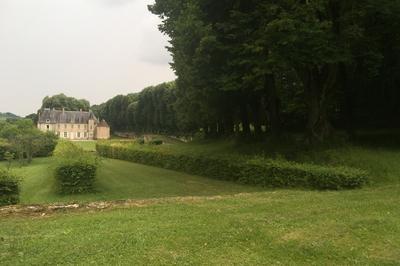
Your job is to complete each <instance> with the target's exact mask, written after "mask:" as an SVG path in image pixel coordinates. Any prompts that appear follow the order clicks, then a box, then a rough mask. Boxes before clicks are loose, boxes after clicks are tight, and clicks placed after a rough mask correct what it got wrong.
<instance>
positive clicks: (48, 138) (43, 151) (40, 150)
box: [33, 132, 58, 157]
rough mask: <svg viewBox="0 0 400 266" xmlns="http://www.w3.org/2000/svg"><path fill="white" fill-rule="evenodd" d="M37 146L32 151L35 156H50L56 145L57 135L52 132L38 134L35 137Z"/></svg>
mask: <svg viewBox="0 0 400 266" xmlns="http://www.w3.org/2000/svg"><path fill="white" fill-rule="evenodd" d="M37 142H38V145H37V146H38V147H37V149H36V151H35V152H34V154H33V155H34V156H35V157H47V156H51V155H52V154H53V152H54V150H55V148H56V146H57V142H58V137H57V135H55V134H53V133H52V132H46V133H43V134H40V135H39V137H38V138H37Z"/></svg>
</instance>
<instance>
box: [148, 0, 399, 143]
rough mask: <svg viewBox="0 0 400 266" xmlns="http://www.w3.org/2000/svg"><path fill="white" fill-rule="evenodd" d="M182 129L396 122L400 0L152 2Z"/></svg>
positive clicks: (325, 127)
mask: <svg viewBox="0 0 400 266" xmlns="http://www.w3.org/2000/svg"><path fill="white" fill-rule="evenodd" d="M149 9H150V11H151V12H153V13H154V14H156V15H158V16H159V17H160V18H161V19H162V20H163V22H162V25H160V30H161V31H162V32H163V33H165V34H167V35H168V36H169V37H170V38H171V41H170V44H171V45H170V47H169V50H170V52H171V54H172V56H173V64H172V67H173V69H174V71H175V73H176V75H177V77H178V78H177V80H176V92H175V95H176V99H177V100H176V103H175V104H174V106H175V110H176V113H177V119H178V123H177V124H178V126H179V129H180V130H181V131H185V132H195V131H198V130H199V129H202V130H203V131H204V132H205V133H206V134H208V135H229V134H233V133H234V132H235V131H236V132H241V133H242V134H250V133H251V132H253V133H254V134H263V133H264V132H267V133H270V134H271V135H272V136H276V137H277V136H280V135H281V133H283V132H291V131H296V132H304V133H305V134H304V135H305V136H306V137H307V140H309V141H311V142H318V141H324V140H327V139H329V138H330V137H331V136H332V135H333V134H334V132H335V129H343V130H346V131H347V132H348V133H349V134H350V135H351V134H353V133H354V130H355V129H359V128H377V127H381V128H382V127H398V122H397V120H398V117H399V115H400V105H399V104H398V100H399V99H400V97H399V96H400V95H399V94H400V90H399V89H400V88H399V87H400V75H398V73H399V71H400V64H399V63H400V31H399V28H400V1H393V0H349V1H339V0H316V1H293V0H283V1H270V0H245V1H244V0H235V1H232V0H229V1H228V0H220V1H214V0H201V1H200V0H189V1H188V0H185V1H183V0H157V1H156V3H155V4H154V5H152V6H150V7H149Z"/></svg>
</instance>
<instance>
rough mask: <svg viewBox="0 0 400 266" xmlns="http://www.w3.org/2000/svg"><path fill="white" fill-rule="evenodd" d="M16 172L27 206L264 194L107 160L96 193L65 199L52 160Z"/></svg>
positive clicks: (22, 196)
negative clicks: (58, 185) (244, 193)
mask: <svg viewBox="0 0 400 266" xmlns="http://www.w3.org/2000/svg"><path fill="white" fill-rule="evenodd" d="M13 170H14V171H15V172H16V174H18V175H20V176H22V177H23V179H22V183H21V203H23V204H36V203H53V202H90V201H100V200H119V199H147V198H159V197H177V196H204V195H225V194H235V193H240V192H252V191H260V188H255V187H250V186H243V185H238V184H235V183H231V182H224V181H218V180H213V179H208V178H204V177H199V176H193V175H188V174H183V173H179V172H175V171H169V170H164V169H161V168H155V167H149V166H144V165H139V164H134V163H129V162H123V161H117V160H108V159H104V160H103V161H102V164H101V166H100V167H99V171H98V177H97V181H96V193H88V194H82V195H65V196H63V195H59V194H58V193H57V188H56V185H55V178H54V176H53V170H52V168H51V158H41V159H35V160H34V162H33V163H32V164H31V165H29V166H25V167H22V168H19V167H17V166H15V167H14V169H13Z"/></svg>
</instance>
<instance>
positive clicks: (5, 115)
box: [0, 113, 20, 121]
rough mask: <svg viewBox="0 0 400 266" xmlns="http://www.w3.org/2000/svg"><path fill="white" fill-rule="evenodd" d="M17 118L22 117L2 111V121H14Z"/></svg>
mask: <svg viewBox="0 0 400 266" xmlns="http://www.w3.org/2000/svg"><path fill="white" fill-rule="evenodd" d="M17 119H20V117H19V116H17V115H15V114H13V113H0V121H6V120H10V121H12V120H17Z"/></svg>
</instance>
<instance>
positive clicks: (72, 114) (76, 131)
mask: <svg viewBox="0 0 400 266" xmlns="http://www.w3.org/2000/svg"><path fill="white" fill-rule="evenodd" d="M38 115H39V117H38V124H37V127H38V128H39V129H40V130H42V131H44V132H46V131H51V132H54V133H55V134H56V135H58V136H59V137H60V138H62V139H70V140H93V139H109V138H110V127H109V126H108V124H107V122H106V121H104V120H102V121H99V120H98V119H97V117H96V116H95V115H94V114H93V112H92V111H89V112H85V111H82V110H81V111H65V110H64V109H63V110H56V109H43V110H41V111H39V114H38Z"/></svg>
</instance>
